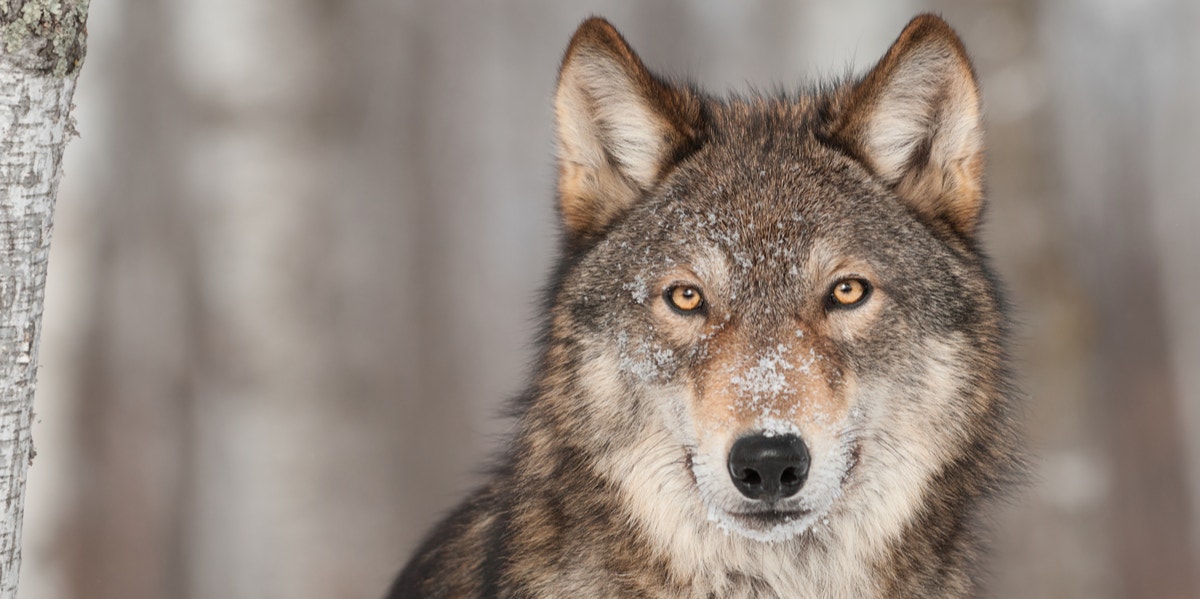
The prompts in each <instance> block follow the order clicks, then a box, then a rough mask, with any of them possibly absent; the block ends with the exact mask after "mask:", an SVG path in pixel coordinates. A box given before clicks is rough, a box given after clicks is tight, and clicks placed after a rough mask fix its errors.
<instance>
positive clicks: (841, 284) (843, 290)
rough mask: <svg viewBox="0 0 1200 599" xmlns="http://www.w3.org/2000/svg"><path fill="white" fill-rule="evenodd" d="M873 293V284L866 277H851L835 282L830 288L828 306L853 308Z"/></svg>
mask: <svg viewBox="0 0 1200 599" xmlns="http://www.w3.org/2000/svg"><path fill="white" fill-rule="evenodd" d="M870 295H871V284H870V283H868V282H867V280H866V279H860V278H857V277H850V278H846V279H842V280H840V281H838V282H837V283H834V284H833V289H830V290H829V299H828V300H827V301H826V306H827V307H829V308H851V307H854V306H857V305H859V304H861V303H863V302H864V301H866V299H867V297H869V296H870Z"/></svg>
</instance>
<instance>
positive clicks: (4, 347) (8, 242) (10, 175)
mask: <svg viewBox="0 0 1200 599" xmlns="http://www.w3.org/2000/svg"><path fill="white" fill-rule="evenodd" d="M87 4H88V3H87V0H65V1H64V0H14V1H6V2H4V3H2V4H0V30H2V32H3V48H2V51H0V497H3V498H4V505H3V508H2V509H3V516H2V520H0V598H9V597H15V596H16V594H17V575H18V571H19V570H20V566H21V516H22V514H23V510H24V504H23V500H24V496H25V471H26V468H27V467H28V466H29V462H30V461H31V460H32V459H33V453H34V452H33V442H32V440H31V438H30V436H29V425H30V421H31V420H32V418H33V390H34V382H35V378H36V374H37V355H38V339H39V333H40V332H41V318H42V300H43V297H44V292H45V286H46V261H47V258H48V257H49V255H50V231H51V228H52V224H53V216H54V198H55V196H56V195H57V194H58V180H59V177H60V176H61V175H62V156H63V150H64V149H65V148H66V142H67V140H68V138H69V137H70V135H71V134H73V133H74V128H73V126H72V120H71V97H72V95H73V94H74V92H75V79H76V77H77V76H78V74H79V67H80V65H81V64H82V63H83V54H84V45H85V39H86V30H85V28H84V23H85V22H86V21H87Z"/></svg>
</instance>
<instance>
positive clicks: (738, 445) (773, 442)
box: [729, 434, 809, 501]
mask: <svg viewBox="0 0 1200 599" xmlns="http://www.w3.org/2000/svg"><path fill="white" fill-rule="evenodd" d="M808 463H809V456H808V447H807V446H805V445H804V441H803V440H802V439H800V437H798V436H796V435H790V434H789V435H774V436H767V435H764V434H757V435H751V436H748V437H742V438H741V439H738V440H737V441H736V442H734V444H733V448H732V449H730V450H729V475H730V476H731V477H732V478H733V486H735V487H737V490H738V491H739V492H741V494H742V495H745V496H746V497H748V498H750V499H755V500H760V501H776V500H779V499H783V498H786V497H791V496H792V495H795V494H796V493H798V492H799V491H800V488H801V487H803V486H804V480H805V479H806V478H808Z"/></svg>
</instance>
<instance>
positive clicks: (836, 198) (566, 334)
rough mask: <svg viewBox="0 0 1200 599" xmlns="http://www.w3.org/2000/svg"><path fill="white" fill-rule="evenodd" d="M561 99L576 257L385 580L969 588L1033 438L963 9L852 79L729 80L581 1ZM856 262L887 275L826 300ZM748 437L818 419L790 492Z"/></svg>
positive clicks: (859, 268) (805, 593)
mask: <svg viewBox="0 0 1200 599" xmlns="http://www.w3.org/2000/svg"><path fill="white" fill-rule="evenodd" d="M555 113H556V121H557V125H558V137H559V208H560V212H561V216H562V219H563V228H564V244H563V247H564V249H563V260H562V262H561V266H560V270H559V272H558V275H557V277H556V279H555V280H554V282H553V284H552V286H551V289H550V293H549V295H550V297H549V305H548V311H547V319H546V328H545V331H544V333H543V340H542V347H543V350H542V353H541V356H540V359H539V362H538V367H537V370H536V371H535V373H534V377H533V382H532V384H531V386H530V388H529V390H528V392H527V393H526V394H525V395H524V396H523V397H522V399H521V400H520V401H519V402H518V404H517V406H516V419H517V432H516V433H515V435H514V438H513V440H512V444H511V447H510V449H509V451H508V453H507V454H506V455H505V456H503V458H502V459H501V460H500V462H499V465H498V467H497V468H496V471H495V472H494V474H493V475H492V477H491V479H490V481H489V482H488V483H487V484H486V485H484V487H483V488H481V489H480V490H478V491H477V492H475V493H474V494H472V496H471V497H470V498H469V499H468V500H467V501H466V502H465V503H464V504H463V505H462V506H461V507H460V508H459V509H458V510H457V511H456V512H455V513H454V514H452V515H451V516H450V517H449V518H447V519H446V520H445V521H444V522H442V524H441V525H439V527H438V528H437V529H436V530H435V531H434V532H433V533H432V534H431V536H430V537H429V538H428V539H427V540H426V542H425V544H424V545H423V546H422V547H421V548H420V549H419V550H418V552H417V554H416V556H415V557H414V558H413V561H412V562H411V563H410V564H409V565H408V566H407V567H406V568H405V570H404V571H403V572H402V573H401V575H400V578H399V579H398V580H397V582H396V585H395V587H394V588H393V589H392V594H391V597H394V598H400V597H530V598H532V597H702V598H708V597H731V598H732V597H768V598H769V597H779V598H783V597H788V598H793V597H826V598H838V597H846V598H851V597H853V598H860V597H968V596H974V595H976V594H977V593H978V592H979V589H980V582H979V580H980V569H979V562H980V559H981V555H982V551H983V540H982V539H983V534H982V533H983V530H984V528H983V527H982V526H981V522H980V517H981V515H982V514H983V513H984V509H985V507H986V506H987V504H988V502H989V500H990V498H991V497H993V496H995V495H996V494H997V493H999V492H1001V491H1002V490H1003V489H1004V488H1005V487H1006V486H1007V485H1009V484H1011V482H1012V481H1013V475H1014V473H1015V472H1018V471H1019V470H1020V467H1019V465H1020V461H1021V460H1020V457H1019V454H1018V453H1017V451H1016V447H1017V444H1018V443H1017V436H1016V434H1015V425H1014V422H1013V420H1012V418H1011V416H1010V410H1011V405H1012V396H1013V392H1012V389H1011V385H1010V383H1009V374H1008V366H1007V360H1006V357H1005V352H1006V349H1005V338H1006V323H1005V318H1004V311H1003V302H1002V300H1001V298H1000V292H999V289H998V285H997V283H996V281H995V278H994V276H993V275H992V273H991V271H990V270H989V268H988V265H987V261H986V259H985V257H984V256H983V255H982V254H981V253H980V252H979V250H978V248H977V246H978V242H977V239H976V232H977V230H978V222H979V219H980V213H981V209H982V202H983V196H982V189H983V186H982V182H981V179H980V177H981V174H982V164H983V150H982V143H981V137H980V131H981V130H982V125H981V122H980V106H979V99H978V92H977V85H976V83H975V79H974V74H973V72H972V71H971V68H970V63H969V61H968V60H967V57H966V54H965V52H964V51H963V48H962V44H961V42H960V41H959V40H958V38H957V36H956V35H955V34H954V32H953V31H952V30H951V29H950V28H949V26H948V25H946V24H945V23H944V22H943V21H941V20H940V19H939V18H937V17H933V16H928V15H926V16H921V17H918V18H916V19H914V20H913V22H912V23H910V24H909V26H908V27H907V28H906V29H905V30H904V32H903V33H902V34H901V36H900V38H899V39H898V40H897V41H896V43H895V44H894V45H893V47H892V48H891V50H889V51H888V53H887V54H886V55H885V56H884V58H883V59H882V60H881V61H880V63H879V64H878V65H877V66H876V67H875V68H874V69H872V70H871V71H870V72H869V73H868V74H867V75H866V76H865V77H864V78H863V79H861V80H858V81H848V82H844V83H840V84H837V85H834V86H829V87H826V88H823V89H819V90H816V91H813V92H810V93H803V94H799V95H795V96H778V97H747V98H738V97H735V98H731V99H724V100H722V99H716V98H711V97H708V96H706V95H704V94H702V93H701V92H699V91H697V90H695V89H694V88H691V87H686V86H680V85H676V84H672V83H669V82H667V81H665V80H663V79H661V78H658V77H656V76H655V75H653V74H652V73H651V72H650V71H648V70H647V69H646V67H645V66H644V65H643V64H642V62H641V60H640V59H639V58H638V57H637V55H636V54H634V52H633V51H632V49H630V47H629V45H628V44H627V43H626V42H625V41H624V39H623V38H621V36H620V35H619V34H618V33H617V32H616V30H615V29H614V28H613V27H612V26H611V25H609V24H608V23H607V22H605V21H603V20H601V19H589V20H588V21H586V22H585V23H584V24H583V25H581V26H580V28H579V30H578V31H577V32H576V34H575V37H574V38H573V39H572V41H571V44H570V46H569V47H568V48H567V52H566V56H565V58H564V60H563V64H562V70H561V72H560V75H559V84H558V92H557V94H556V99H555ZM844 278H855V279H860V280H863V281H866V282H867V284H869V286H870V290H871V291H870V294H869V295H866V296H865V299H864V300H863V301H862V302H861V303H860V304H856V305H854V306H850V307H843V306H838V305H836V304H832V303H830V301H829V294H830V290H831V289H832V287H833V285H834V284H836V283H837V282H838V281H840V280H842V279H844ZM675 285H687V286H690V287H694V288H696V289H698V290H701V292H702V296H703V298H704V304H703V307H702V309H697V310H695V311H692V312H687V313H681V312H679V311H678V310H676V309H673V308H671V307H670V305H669V304H668V301H669V300H668V298H669V295H670V293H669V292H670V290H671V288H672V287H673V286H675ZM752 434H770V435H775V434H793V435H797V436H798V437H800V438H802V439H803V440H804V442H805V443H806V446H807V447H808V451H809V453H810V454H811V457H812V460H811V462H812V465H811V468H810V471H809V473H808V477H807V481H806V482H805V484H804V486H803V488H801V489H800V491H799V492H798V493H797V494H796V495H795V496H794V497H789V498H783V499H779V500H774V501H770V502H767V501H755V500H752V499H748V498H746V497H743V496H742V495H740V494H739V492H738V491H736V490H735V489H734V485H733V484H732V483H731V482H730V475H729V473H728V471H727V468H726V460H727V458H728V454H729V451H730V447H731V445H732V444H733V443H734V441H736V440H737V439H739V438H741V437H743V436H746V435H752Z"/></svg>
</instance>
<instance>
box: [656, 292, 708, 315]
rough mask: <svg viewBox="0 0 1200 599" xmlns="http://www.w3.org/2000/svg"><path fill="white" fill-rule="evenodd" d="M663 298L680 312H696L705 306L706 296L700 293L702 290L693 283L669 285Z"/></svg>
mask: <svg viewBox="0 0 1200 599" xmlns="http://www.w3.org/2000/svg"><path fill="white" fill-rule="evenodd" d="M663 299H665V300H667V303H668V304H670V306H671V307H672V308H674V310H675V311H676V312H679V313H680V314H694V313H696V312H698V311H700V309H701V308H703V307H704V297H703V296H701V295H700V290H699V289H697V288H695V287H692V286H691V285H675V286H674V287H668V288H667V290H666V291H664V292H663Z"/></svg>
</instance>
